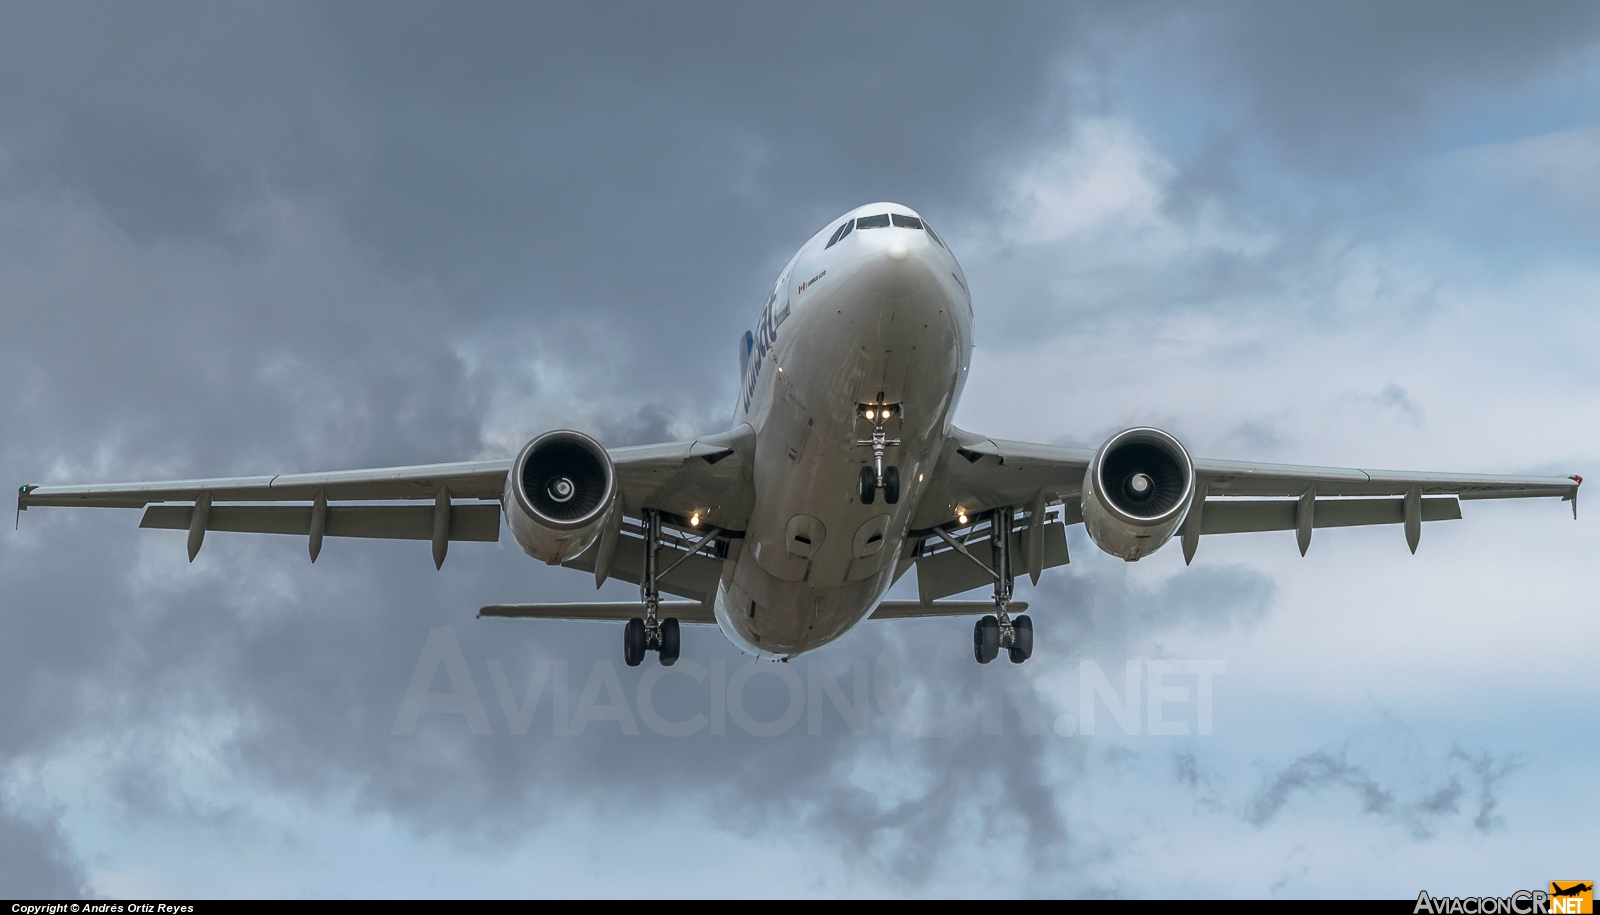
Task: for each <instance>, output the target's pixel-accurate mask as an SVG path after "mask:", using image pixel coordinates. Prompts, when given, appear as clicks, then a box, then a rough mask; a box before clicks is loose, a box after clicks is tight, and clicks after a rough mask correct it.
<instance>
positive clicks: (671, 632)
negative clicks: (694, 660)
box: [622, 509, 715, 667]
mask: <svg viewBox="0 0 1600 915" xmlns="http://www.w3.org/2000/svg"><path fill="white" fill-rule="evenodd" d="M713 533H715V532H714V531H713ZM644 536H645V548H644V581H643V582H641V583H640V585H639V590H640V596H641V598H642V599H643V601H644V619H640V618H639V617H637V616H636V617H634V618H633V619H631V620H628V625H627V626H626V627H624V628H623V630H622V660H623V662H624V663H626V664H627V665H628V666H629V667H638V666H639V664H640V663H642V662H643V661H644V655H645V652H647V651H654V652H657V653H658V654H660V656H661V666H662V667H671V666H672V665H673V664H675V663H676V662H677V660H678V648H679V646H680V644H681V642H680V641H679V637H678V621H677V620H676V619H673V618H672V617H668V618H666V619H664V620H663V619H657V618H656V610H657V608H658V607H660V605H661V589H660V588H659V587H657V582H658V581H659V580H660V578H661V574H660V572H659V569H658V568H657V563H656V559H657V557H656V551H657V550H659V549H660V547H661V515H660V514H659V513H657V512H656V511H654V510H652V509H646V510H645V512H644ZM707 537H708V539H709V537H710V535H709V534H708V535H707ZM668 571H671V570H670V569H669V570H668Z"/></svg>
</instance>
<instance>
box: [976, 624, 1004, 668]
mask: <svg viewBox="0 0 1600 915" xmlns="http://www.w3.org/2000/svg"><path fill="white" fill-rule="evenodd" d="M999 655H1000V621H999V620H998V619H996V618H994V617H993V616H986V617H984V618H983V619H981V620H978V622H977V623H976V624H975V625H974V626H973V627H972V656H973V657H974V658H976V659H977V661H978V663H979V664H987V663H989V662H990V661H993V660H994V659H995V658H997V657H999Z"/></svg>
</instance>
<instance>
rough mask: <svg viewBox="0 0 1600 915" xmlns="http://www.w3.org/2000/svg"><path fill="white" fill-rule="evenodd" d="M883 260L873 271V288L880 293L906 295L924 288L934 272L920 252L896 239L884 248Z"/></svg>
mask: <svg viewBox="0 0 1600 915" xmlns="http://www.w3.org/2000/svg"><path fill="white" fill-rule="evenodd" d="M881 256H882V258H883V259H882V260H880V261H878V262H877V267H876V269H874V270H873V271H872V274H871V275H872V289H873V291H874V292H877V293H878V294H880V295H887V296H906V295H911V294H912V293H914V292H917V291H919V290H921V289H922V288H924V287H925V286H926V285H927V284H928V283H929V282H930V281H931V279H932V276H933V274H932V273H931V272H930V271H929V269H928V265H927V264H926V263H925V262H924V258H923V257H922V256H921V255H920V254H914V253H912V251H911V246H910V245H908V244H906V243H905V242H903V241H900V240H898V239H896V240H895V241H891V242H889V243H888V244H887V245H885V246H884V248H883V254H882V255H881Z"/></svg>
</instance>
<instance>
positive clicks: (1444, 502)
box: [1200, 484, 1461, 534]
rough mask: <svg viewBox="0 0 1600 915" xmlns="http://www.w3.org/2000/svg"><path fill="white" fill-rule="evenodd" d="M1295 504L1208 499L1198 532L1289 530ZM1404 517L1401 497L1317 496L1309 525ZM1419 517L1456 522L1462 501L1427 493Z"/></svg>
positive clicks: (1392, 521) (1394, 521) (1346, 524)
mask: <svg viewBox="0 0 1600 915" xmlns="http://www.w3.org/2000/svg"><path fill="white" fill-rule="evenodd" d="M1318 489H1319V490H1320V489H1321V486H1320V484H1319V486H1318ZM1298 504H1299V500H1296V499H1207V500H1206V504H1205V506H1204V508H1203V509H1202V510H1201V514H1200V533H1202V534H1242V533H1250V532H1255V531H1292V530H1294V529H1295V527H1296V520H1295V519H1296V514H1295V513H1296V509H1297V507H1298ZM1405 520H1406V510H1405V500H1404V499H1317V500H1316V502H1315V505H1314V506H1313V508H1312V512H1311V526H1312V527H1357V526H1360V525H1366V524H1403V523H1404V522H1405ZM1422 520H1423V521H1459V520H1461V503H1460V502H1458V501H1457V500H1456V497H1455V496H1427V497H1425V498H1423V500H1422Z"/></svg>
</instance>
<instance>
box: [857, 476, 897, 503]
mask: <svg viewBox="0 0 1600 915" xmlns="http://www.w3.org/2000/svg"><path fill="white" fill-rule="evenodd" d="M877 494H878V475H877V474H876V473H874V472H873V470H872V468H871V467H863V468H861V504H862V505H871V504H872V500H873V498H874V497H876V496H877ZM897 495H898V494H897Z"/></svg>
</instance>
